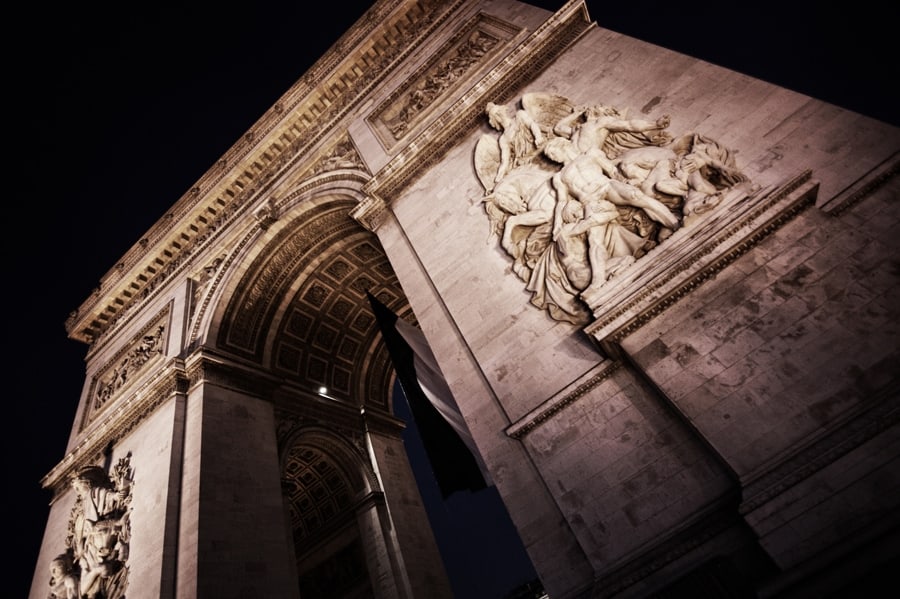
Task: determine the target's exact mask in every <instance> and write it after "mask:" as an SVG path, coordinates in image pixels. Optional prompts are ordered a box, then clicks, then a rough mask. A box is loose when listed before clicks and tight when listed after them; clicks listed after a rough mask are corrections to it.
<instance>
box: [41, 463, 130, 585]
mask: <svg viewBox="0 0 900 599" xmlns="http://www.w3.org/2000/svg"><path fill="white" fill-rule="evenodd" d="M133 474H134V473H133V470H132V468H131V454H128V455H127V456H126V457H124V458H122V459H120V460H119V461H118V463H117V464H116V465H115V467H114V468H113V472H112V474H111V475H107V474H106V472H105V471H104V470H103V468H101V467H100V466H85V467H83V468H81V469H80V470H79V471H78V473H77V474H76V475H75V477H74V478H73V479H72V488H73V489H74V491H75V494H76V499H75V505H74V506H73V507H72V512H71V515H70V517H69V534H68V536H67V538H66V550H65V552H64V553H61V554H60V555H58V556H57V557H56V558H55V559H54V560H53V561H52V562H51V564H50V583H49V584H50V594H49V596H48V599H124V597H125V590H126V587H127V585H128V565H127V561H128V547H129V542H130V540H131V521H130V518H131V496H132V493H131V488H132V483H133V482H134V476H133Z"/></svg>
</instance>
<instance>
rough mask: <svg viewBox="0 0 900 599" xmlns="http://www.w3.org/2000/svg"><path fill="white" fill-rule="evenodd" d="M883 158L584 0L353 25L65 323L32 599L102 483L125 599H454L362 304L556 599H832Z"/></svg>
mask: <svg viewBox="0 0 900 599" xmlns="http://www.w3.org/2000/svg"><path fill="white" fill-rule="evenodd" d="M423 50H424V51H423ZM532 101H534V102H535V103H533V102H532ZM491 106H494V107H501V108H502V110H501V112H502V113H503V114H506V115H507V116H508V117H509V120H508V121H503V117H500V116H498V117H497V119H499V120H497V121H496V122H493V121H492V120H491V119H490V118H489V117H490V112H491V111H490V110H489V107H491ZM535 106H539V107H542V108H535ZM591 107H593V108H591ZM600 107H606V108H607V109H610V110H607V111H606V116H607V117H609V116H614V117H616V119H618V121H625V120H628V121H630V123H628V124H625V123H619V122H618V121H617V120H616V119H613V120H609V121H606V124H605V125H603V126H602V127H596V128H595V129H594V130H593V131H590V132H589V131H588V128H589V127H590V126H591V125H592V124H596V123H595V122H594V120H593V119H594V117H597V116H598V115H599V114H600V113H601V112H602V110H600ZM626 117H627V118H626ZM517 119H518V120H517ZM530 121H533V122H534V123H535V124H536V128H535V129H533V130H532V129H530V126H531V123H530ZM642 123H643V124H642ZM557 125H559V126H558V127H557ZM515 127H521V130H519V133H521V135H520V136H518V137H516V138H515V139H514V140H513V142H512V143H511V144H510V147H512V148H513V150H512V154H510V156H512V158H509V157H507V161H506V163H504V158H503V152H504V151H505V150H504V149H503V146H504V143H506V141H508V140H509V139H512V138H513V137H514V136H513V135H512V134H510V135H507V136H505V137H504V134H505V133H506V132H507V131H510V130H511V129H513V128H515ZM629 131H630V133H631V135H630V137H629V136H628V135H624V136H619V135H618V133H622V132H629ZM592 136H593V137H592ZM610 138H611V139H612V140H614V142H610V143H612V145H609V144H607V140H608V139H610ZM563 140H564V141H563ZM592 140H599V141H598V143H594V141H592ZM567 143H568V144H571V147H572V148H574V149H575V151H574V153H572V154H571V156H570V157H568V158H559V157H554V155H553V154H554V153H553V151H548V150H547V148H548V147H550V148H552V147H555V146H562V145H566V144H567ZM616 144H618V146H617V145H616ZM648 148H651V150H647V149H648ZM635 149H642V152H643V155H644V156H645V158H646V156H651V155H652V156H654V157H655V158H654V160H653V161H651V162H642V161H638V160H637V159H636V158H634V156H635V154H634V153H631V154H629V153H628V152H629V151H630V150H635ZM898 150H900V131H898V130H897V129H896V128H894V127H892V126H889V125H887V124H884V123H881V122H878V121H874V120H872V119H869V118H867V117H863V116H861V115H858V114H854V113H852V112H848V111H846V110H842V109H840V108H837V107H835V106H832V105H829V104H826V103H824V102H820V101H818V100H816V99H813V98H809V97H806V96H802V95H800V94H797V93H794V92H791V91H788V90H785V89H782V88H779V87H776V86H773V85H771V84H768V83H765V82H762V81H758V80H754V79H751V78H748V77H746V76H744V75H740V74H737V73H733V72H729V71H727V70H725V69H722V68H720V67H717V66H715V65H711V64H708V63H705V62H702V61H699V60H696V59H693V58H690V57H687V56H683V55H679V54H676V53H674V52H669V51H667V50H664V49H661V48H659V47H656V46H652V45H650V44H646V43H643V42H640V41H638V40H635V39H632V38H628V37H626V36H622V35H619V34H616V33H614V32H611V31H608V30H605V29H603V28H601V27H598V26H597V25H596V24H595V23H593V22H592V16H591V15H588V14H587V12H586V10H585V8H584V6H583V5H582V4H581V3H579V2H571V3H568V4H566V6H564V7H563V8H562V9H561V10H560V11H558V12H557V13H556V14H549V13H547V12H546V11H542V10H539V9H534V8H533V7H530V6H528V5H525V4H522V3H518V2H514V1H511V0H497V1H491V2H489V1H485V2H478V1H464V0H460V1H458V2H441V1H431V0H419V1H413V0H383V1H381V2H378V3H376V4H375V5H374V6H373V8H372V9H371V10H370V12H369V13H368V14H367V15H366V16H364V17H363V18H362V19H361V20H360V21H359V22H358V23H357V24H356V25H355V26H354V27H353V28H352V29H351V30H349V31H348V32H347V33H346V34H345V35H344V37H342V38H341V39H340V40H339V41H338V42H337V43H336V44H335V45H334V46H333V48H332V49H331V51H330V52H329V53H327V54H326V55H325V56H323V57H322V58H321V59H320V60H319V61H318V62H317V63H316V64H315V65H314V66H313V67H312V68H311V69H310V70H309V72H307V73H306V74H305V75H304V76H303V77H302V78H301V80H300V81H298V82H297V83H296V84H295V85H294V86H293V87H292V88H291V89H290V90H288V91H287V92H286V93H285V94H284V96H282V98H280V99H279V101H278V102H277V103H276V104H275V106H273V107H272V108H271V109H270V110H269V111H268V112H267V113H266V114H264V115H263V116H262V117H261V118H260V120H259V121H258V122H257V123H256V124H255V125H254V127H253V128H252V129H251V130H250V131H248V132H247V133H246V135H244V136H243V137H242V138H241V139H240V140H238V141H237V142H236V143H235V145H234V146H233V147H232V148H231V149H230V150H229V151H228V152H227V153H226V154H225V156H223V157H222V159H221V160H220V161H219V162H218V163H216V164H215V165H213V166H212V167H211V168H210V170H209V171H208V172H207V173H205V174H204V175H203V176H202V177H201V178H200V180H199V181H198V182H197V184H196V186H195V187H193V188H192V189H190V190H188V191H187V193H186V194H185V195H184V196H183V197H182V198H180V199H179V200H178V201H177V202H175V204H174V205H173V206H172V208H171V209H170V210H169V211H167V212H166V213H165V214H163V215H162V217H161V219H160V220H159V221H158V223H157V224H156V225H155V226H154V227H153V228H152V229H151V230H150V231H149V232H148V234H147V235H146V236H145V237H144V238H143V239H141V240H139V241H138V242H137V243H136V244H135V246H134V247H133V248H132V249H131V250H130V251H129V252H128V253H126V255H125V256H123V258H122V260H121V261H120V263H119V264H117V265H115V266H114V267H113V268H112V269H111V270H110V271H109V273H108V274H107V275H106V276H105V277H104V278H103V280H102V281H101V286H100V288H99V289H98V290H97V291H96V293H94V294H93V295H92V296H91V297H90V298H88V299H87V300H86V301H85V302H84V303H83V304H82V305H81V306H80V307H79V308H78V309H77V310H76V311H75V312H74V313H73V314H72V316H71V318H70V319H69V322H68V323H67V325H68V331H69V334H70V336H71V337H72V338H73V339H76V340H80V341H83V342H84V343H86V344H87V346H88V348H89V349H88V352H87V372H86V384H85V392H84V395H83V397H82V399H81V406H80V408H79V410H78V412H77V414H78V417H77V420H76V422H75V423H74V429H73V430H74V433H73V436H72V438H71V440H70V444H69V448H68V453H67V454H66V455H65V456H64V457H63V458H62V460H61V461H60V463H59V464H58V465H57V466H56V467H55V468H54V469H53V470H52V471H51V472H50V473H49V474H48V475H47V477H46V478H45V480H44V484H45V486H46V487H47V488H49V489H51V490H52V491H53V493H54V504H53V507H52V510H51V514H50V518H49V521H48V527H47V535H46V536H45V540H44V545H43V547H42V549H41V553H40V557H39V563H38V567H37V574H36V578H35V583H34V585H33V588H32V593H31V597H32V599H38V598H40V599H44V598H45V597H46V595H47V588H48V587H47V584H48V581H49V580H50V565H51V562H52V560H53V559H54V558H56V557H57V556H58V555H59V554H60V553H61V552H62V551H63V550H64V549H65V546H66V545H65V541H66V530H67V527H68V525H69V517H70V514H71V512H72V507H73V505H74V503H75V501H76V495H75V493H74V491H73V490H72V487H71V486H70V481H71V480H72V479H73V477H74V475H75V474H76V473H77V472H78V471H79V470H80V469H81V468H83V467H85V466H89V465H104V464H113V463H115V461H116V460H120V459H122V458H124V457H125V456H129V460H130V462H129V463H130V468H131V469H132V470H133V476H134V484H133V485H132V486H131V487H129V489H130V493H131V496H130V500H129V514H130V515H129V518H130V530H129V539H130V541H129V545H128V556H127V558H126V559H124V560H122V561H123V562H125V563H126V566H127V578H128V580H127V588H128V589H142V590H145V591H146V593H142V594H146V596H153V597H176V596H179V597H194V596H215V597H232V596H248V595H251V596H263V597H292V596H295V597H296V596H304V594H305V595H306V596H317V595H316V593H317V592H318V591H317V589H321V588H331V589H335V588H336V587H335V585H338V586H339V587H340V589H339V591H336V592H338V593H339V595H340V596H342V597H368V596H375V597H428V598H434V597H442V596H444V597H448V596H449V586H448V584H447V581H446V577H445V575H444V573H443V568H442V566H441V561H440V558H439V556H438V554H437V550H436V548H435V543H434V540H433V538H432V536H431V533H430V531H429V529H428V526H427V519H426V516H425V512H424V509H423V507H422V505H421V499H420V498H419V494H418V491H417V489H416V487H415V482H414V479H413V477H412V474H411V472H410V468H409V465H408V463H407V461H406V458H405V454H404V450H403V446H402V442H401V440H400V431H401V430H402V423H401V422H400V421H398V420H397V419H396V418H395V417H394V416H393V415H392V406H391V393H390V390H391V388H392V383H393V376H392V371H391V368H390V363H389V360H388V356H387V354H386V350H385V349H384V346H383V344H382V343H381V341H380V337H379V335H378V332H377V326H376V323H375V321H374V317H373V315H372V313H371V310H370V309H369V307H368V305H367V303H366V301H365V293H366V291H371V292H372V293H373V294H374V295H376V296H377V297H378V298H379V299H380V300H381V301H382V302H383V303H384V304H386V305H388V306H389V307H391V308H392V309H394V311H396V312H397V313H398V314H399V315H400V316H401V317H404V318H406V319H407V320H409V321H411V322H415V323H417V324H418V326H420V328H421V329H422V330H423V332H424V333H425V335H426V337H427V338H428V340H429V341H430V343H431V345H432V349H433V351H434V354H435V356H436V357H437V359H438V361H439V363H440V365H441V368H442V370H443V373H444V375H445V376H446V377H447V380H448V383H449V385H450V388H451V389H452V390H453V392H454V395H455V396H456V398H457V401H458V403H459V404H460V408H461V411H462V413H463V416H464V417H465V419H466V421H467V423H468V425H469V428H470V430H471V432H472V434H473V436H474V439H475V441H476V443H477V445H478V447H479V449H480V450H481V453H482V456H483V458H484V460H485V462H486V464H487V466H488V468H489V470H490V473H491V477H492V478H493V480H494V482H495V483H496V486H497V489H498V491H499V492H500V495H501V496H502V498H503V500H504V503H505V504H506V506H507V509H508V511H509V514H510V516H511V518H512V520H513V522H514V523H515V525H516V527H517V529H518V531H519V533H520V536H521V538H522V541H523V543H524V545H525V547H526V548H527V550H528V553H529V556H530V557H531V560H532V562H533V564H534V566H535V568H536V570H537V572H538V574H539V575H540V578H541V582H542V583H543V585H544V586H545V588H546V589H547V591H548V592H549V594H550V596H551V597H553V599H563V598H569V597H606V596H621V597H635V596H645V595H649V594H652V593H655V592H660V591H663V590H664V589H668V590H669V591H670V592H672V593H676V592H684V593H686V594H687V595H686V596H702V590H703V589H709V588H723V589H726V590H728V591H729V592H731V593H732V594H733V595H732V596H745V595H742V593H746V592H747V591H748V590H752V591H753V592H756V593H758V594H760V595H763V596H779V595H785V596H786V594H787V593H789V592H791V591H792V590H796V589H803V591H804V592H809V593H811V594H813V595H818V596H823V595H826V594H827V592H831V591H834V590H836V589H840V588H841V586H842V585H846V584H853V583H854V581H856V580H858V579H861V578H863V577H865V576H866V575H867V573H868V572H870V571H872V570H873V569H877V568H879V567H880V566H881V565H882V563H883V561H884V560H886V559H887V558H889V557H891V556H896V553H897V544H898V543H897V538H896V532H894V530H895V528H896V518H897V516H896V514H898V513H900V509H898V507H900V506H898V505H897V504H898V498H900V492H898V491H900V489H898V485H900V471H898V469H900V466H898V464H900V459H898V458H900V456H898V450H897V447H898V443H897V435H898V432H900V428H898V425H897V416H898V402H897V398H898V375H897V373H898V372H900V351H898V350H900V348H898V341H897V339H898V338H900V331H898V324H897V323H900V297H898V289H900V284H898V283H900V281H898V270H897V268H896V256H897V255H898V250H900V239H898V236H897V235H896V233H895V231H896V228H897V224H898V217H900V210H898V208H897V206H898V204H897V196H898V189H900V184H898V179H897V177H896V174H897V168H898V156H900V154H898ZM560 156H561V155H560ZM516 157H518V159H517V158H516ZM628 157H632V158H630V159H629V158H628ZM587 158H590V160H587ZM570 166H571V167H572V168H571V169H570V168H569V167H570ZM530 168H536V169H537V170H536V172H537V173H538V176H536V177H530V176H529V178H527V180H528V183H527V184H526V185H525V186H524V187H521V188H519V187H516V186H514V185H513V182H514V179H515V180H518V179H517V174H522V173H523V172H524V170H525V169H530ZM517 169H518V170H517ZM532 174H534V173H531V172H529V175H532ZM501 186H502V189H512V188H515V189H517V190H519V191H517V192H516V193H513V194H512V195H509V196H506V197H505V198H503V199H504V200H509V201H510V202H511V203H507V204H505V205H506V206H507V208H504V207H503V205H504V204H502V202H500V201H498V193H497V190H498V189H499V188H501ZM517 193H518V194H519V195H516V194H517ZM541 194H543V195H541ZM563 198H565V201H563ZM531 200H534V201H533V202H531ZM516 202H519V205H520V207H518V208H517V207H515V206H514V204H515V203H516ZM509 206H513V207H511V208H510V207H509ZM660 206H663V208H660ZM494 208H496V210H495V209H494ZM591 219H593V220H591ZM507 232H508V235H507ZM566 243H568V244H569V245H565V244H566ZM601 269H606V270H604V271H603V273H602V276H600V274H598V273H600V272H601ZM535 273H543V274H542V275H541V276H540V277H536V275H535ZM547 298H556V299H554V300H553V301H547ZM536 299H538V301H535V300H536ZM562 308H566V309H562ZM123 371H124V372H125V373H126V374H127V378H126V379H125V380H120V378H117V377H118V376H119V375H120V374H121V373H122V372H123ZM321 388H324V389H325V390H324V391H320V389H321ZM864 566H865V567H864ZM45 572H46V575H45V574H43V573H45ZM337 581H340V583H338V582H337ZM60 592H63V591H62V590H61V591H60ZM240 593H244V594H243V595H240Z"/></svg>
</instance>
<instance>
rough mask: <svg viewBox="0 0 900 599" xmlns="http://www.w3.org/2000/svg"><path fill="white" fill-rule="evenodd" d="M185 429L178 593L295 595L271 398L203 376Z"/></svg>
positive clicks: (193, 395)
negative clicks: (250, 394) (220, 383)
mask: <svg viewBox="0 0 900 599" xmlns="http://www.w3.org/2000/svg"><path fill="white" fill-rule="evenodd" d="M204 374H207V375H208V373H204ZM193 378H194V379H195V380H197V379H198V378H200V377H198V376H196V375H195V376H194V377H193ZM185 428H186V433H185V462H184V478H183V485H184V493H183V496H182V525H181V530H182V535H181V542H180V560H179V581H178V596H179V597H185V598H187V597H217V598H222V599H226V598H229V597H249V596H252V597H286V598H290V597H294V598H296V597H298V596H299V590H298V585H297V579H296V575H295V570H294V565H293V564H292V563H291V555H292V552H291V550H290V547H289V546H288V545H289V543H288V541H287V537H286V535H285V530H287V529H288V528H289V527H288V525H287V523H286V522H285V517H284V504H283V500H282V492H281V480H280V475H279V472H280V471H279V464H278V452H277V446H276V433H275V417H274V412H273V408H272V405H271V404H270V403H268V402H266V401H264V400H261V399H258V398H255V397H251V396H248V395H246V394H243V393H240V392H236V391H233V390H231V389H228V388H226V387H225V386H220V385H219V384H217V383H214V382H211V381H210V380H209V379H208V378H206V377H203V380H202V382H200V383H199V384H198V383H195V386H194V388H193V389H192V390H191V391H190V393H189V396H188V409H187V417H186V427H185Z"/></svg>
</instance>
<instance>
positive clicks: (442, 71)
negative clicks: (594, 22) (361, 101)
mask: <svg viewBox="0 0 900 599" xmlns="http://www.w3.org/2000/svg"><path fill="white" fill-rule="evenodd" d="M519 31H521V30H520V29H519V28H517V27H514V26H513V25H510V24H508V23H504V22H503V21H500V20H499V19H496V18H494V17H491V16H489V15H486V14H479V15H476V16H475V17H474V18H473V19H470V20H469V21H468V22H467V23H465V24H464V25H463V27H461V28H460V30H459V31H458V32H457V33H456V34H455V35H454V36H453V37H452V38H451V39H450V40H448V41H447V42H446V43H445V44H444V46H443V47H442V48H441V49H440V50H439V51H438V52H436V53H435V54H434V55H433V56H432V58H431V59H430V60H429V61H428V63H427V64H425V65H423V66H422V67H421V68H419V69H417V70H416V75H415V76H414V77H411V78H410V79H408V80H407V81H405V82H404V83H403V84H402V85H401V86H400V87H399V88H398V89H397V90H396V91H394V93H392V94H391V95H390V96H389V97H388V98H387V99H386V100H385V101H384V102H382V103H381V105H380V106H378V107H377V108H376V109H375V111H374V112H373V114H372V116H370V117H369V118H368V119H367V120H368V122H369V124H370V126H371V127H372V128H373V129H374V130H375V131H376V132H377V133H378V136H379V138H380V139H381V141H382V143H383V144H384V145H385V146H386V147H387V148H390V147H392V146H393V145H394V144H395V143H396V142H397V141H399V140H400V139H403V137H405V136H406V135H407V134H408V133H409V131H410V130H411V129H413V128H415V126H416V125H417V124H418V123H420V122H421V121H422V120H423V119H424V118H425V116H426V115H427V114H429V113H430V112H433V109H434V108H435V106H436V105H438V104H439V103H440V101H441V99H442V98H444V97H446V96H447V95H448V92H449V91H452V90H454V89H456V88H457V87H459V85H460V84H461V83H462V82H464V81H465V80H466V79H467V77H468V76H469V75H471V74H473V73H474V72H475V71H476V70H477V69H478V67H479V66H480V65H483V64H484V63H485V62H487V61H488V60H489V59H490V58H491V57H492V56H493V55H495V54H496V53H497V51H498V50H499V49H500V48H501V47H502V46H503V43H504V42H506V41H508V40H510V39H512V38H513V37H514V36H515V35H516V34H517V33H519Z"/></svg>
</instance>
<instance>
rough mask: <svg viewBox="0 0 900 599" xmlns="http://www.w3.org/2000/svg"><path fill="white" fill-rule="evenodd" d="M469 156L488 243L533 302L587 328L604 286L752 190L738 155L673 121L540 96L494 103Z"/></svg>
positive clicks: (553, 315) (551, 95) (547, 95)
mask: <svg viewBox="0 0 900 599" xmlns="http://www.w3.org/2000/svg"><path fill="white" fill-rule="evenodd" d="M485 113H486V116H487V120H488V123H489V124H490V126H491V127H492V128H493V129H495V130H496V133H494V134H487V133H485V134H484V135H482V137H481V138H480V139H479V141H478V142H477V144H476V147H475V151H474V163H475V171H476V173H477V176H478V178H479V180H480V181H481V183H482V185H483V187H484V192H485V193H484V197H483V198H482V202H483V204H484V208H485V212H486V213H487V215H488V218H489V220H490V230H491V235H492V237H496V238H497V239H498V240H499V243H500V246H501V247H502V248H503V249H504V250H505V251H506V253H507V254H509V256H510V257H511V258H512V261H513V262H512V270H513V272H515V274H516V275H517V276H518V277H519V278H520V279H521V280H522V281H524V282H525V283H526V289H527V290H528V291H530V292H531V294H532V298H531V303H532V304H533V305H535V306H537V307H539V308H541V309H544V310H546V311H547V312H548V313H549V315H550V316H551V317H552V318H554V319H555V320H559V321H568V322H571V323H573V324H586V323H587V322H589V320H590V318H591V308H595V307H596V306H595V305H594V303H595V302H594V301H592V300H593V298H596V297H597V296H598V292H599V290H600V288H602V287H603V286H605V285H607V284H608V282H609V281H610V280H611V279H613V278H614V277H616V275H617V274H619V273H620V272H622V271H623V270H625V269H627V268H629V267H631V265H632V264H634V263H635V262H636V261H638V260H640V259H641V258H643V257H644V256H645V255H646V254H647V253H648V252H650V251H652V250H653V248H655V247H656V246H658V245H660V244H662V243H664V242H665V241H666V240H667V239H669V238H670V237H671V236H672V235H673V234H674V233H675V231H677V230H679V229H681V228H688V227H690V226H692V225H693V223H694V222H695V221H696V220H698V219H701V218H703V215H704V214H705V213H707V212H709V211H710V210H712V209H714V208H715V207H716V206H717V205H718V204H719V203H720V202H721V201H722V200H723V198H725V197H726V196H728V197H730V196H731V194H741V195H747V194H749V193H751V192H752V191H754V190H755V187H754V186H753V185H752V184H751V183H750V182H749V181H748V179H747V177H746V176H744V175H743V174H742V173H741V172H740V171H739V170H738V168H737V166H736V164H735V160H734V152H732V151H731V150H729V149H728V148H725V147H724V146H722V145H721V144H719V143H718V142H716V141H715V140H713V139H710V138H708V137H706V136H704V135H701V134H699V133H686V134H682V135H680V136H678V137H673V136H672V134H670V133H669V131H668V130H667V129H668V126H669V118H668V116H663V117H661V118H659V119H657V120H645V119H641V118H629V117H628V116H627V114H626V111H620V110H619V109H617V108H615V107H612V106H605V105H602V104H596V105H587V106H577V105H575V104H573V103H572V102H571V101H569V100H568V99H567V98H565V97H563V96H559V95H555V94H550V93H542V92H533V93H526V94H524V95H523V96H522V98H521V100H520V102H518V103H515V104H509V105H498V104H494V103H490V102H489V103H488V104H487V106H486V109H485Z"/></svg>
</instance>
